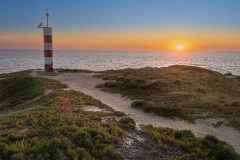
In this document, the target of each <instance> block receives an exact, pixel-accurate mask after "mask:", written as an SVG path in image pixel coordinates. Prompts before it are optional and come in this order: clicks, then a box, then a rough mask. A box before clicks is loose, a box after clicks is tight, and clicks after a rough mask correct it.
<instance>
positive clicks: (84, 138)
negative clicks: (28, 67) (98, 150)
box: [73, 129, 93, 150]
mask: <svg viewBox="0 0 240 160" xmlns="http://www.w3.org/2000/svg"><path fill="white" fill-rule="evenodd" d="M73 138H74V142H75V143H76V144H77V146H78V147H83V148H86V149H89V150H90V149H92V148H93V142H92V140H91V135H90V134H89V133H88V132H86V131H84V130H81V129H80V130H78V131H77V132H76V133H75V134H74V136H73Z"/></svg>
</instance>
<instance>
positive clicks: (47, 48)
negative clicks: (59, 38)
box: [44, 43, 52, 50]
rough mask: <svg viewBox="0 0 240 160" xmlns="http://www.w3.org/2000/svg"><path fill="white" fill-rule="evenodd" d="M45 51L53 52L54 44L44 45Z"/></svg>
mask: <svg viewBox="0 0 240 160" xmlns="http://www.w3.org/2000/svg"><path fill="white" fill-rule="evenodd" d="M44 50H52V43H44Z"/></svg>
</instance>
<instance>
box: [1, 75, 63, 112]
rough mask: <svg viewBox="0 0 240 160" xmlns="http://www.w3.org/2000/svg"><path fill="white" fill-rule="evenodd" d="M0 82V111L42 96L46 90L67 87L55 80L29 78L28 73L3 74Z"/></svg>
mask: <svg viewBox="0 0 240 160" xmlns="http://www.w3.org/2000/svg"><path fill="white" fill-rule="evenodd" d="M0 77H4V78H3V79H2V80H0V111H5V110H8V109H11V108H14V107H16V106H17V105H19V104H22V103H24V102H27V101H29V100H31V99H33V98H36V97H37V96H41V95H43V94H44V92H45V90H46V89H52V90H56V89H60V88H65V87H67V85H65V84H62V83H60V82H58V81H55V80H49V79H45V78H39V77H38V78H37V77H31V76H30V75H29V71H21V72H17V73H15V74H14V73H10V74H3V75H0Z"/></svg>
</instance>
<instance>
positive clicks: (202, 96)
mask: <svg viewBox="0 0 240 160" xmlns="http://www.w3.org/2000/svg"><path fill="white" fill-rule="evenodd" d="M97 77H99V78H102V79H104V80H111V81H107V82H105V84H101V85H98V86H97V87H99V88H101V89H102V90H104V91H108V92H114V93H121V94H122V95H124V96H128V97H130V98H131V99H133V100H134V102H133V104H132V107H135V108H141V109H143V110H144V111H146V112H149V111H151V112H155V113H156V114H158V115H161V116H167V117H172V118H174V117H179V118H182V119H185V120H189V121H194V120H195V119H197V118H210V117H213V118H217V117H218V118H222V119H224V120H225V124H226V125H231V126H234V127H235V128H237V129H238V130H240V81H239V76H232V75H231V76H227V75H223V74H220V73H218V72H214V71H211V70H207V69H204V68H199V67H193V66H182V65H174V66H170V67H165V68H142V69H124V70H116V71H113V70H109V71H103V72H101V75H97ZM113 80H114V81H113Z"/></svg>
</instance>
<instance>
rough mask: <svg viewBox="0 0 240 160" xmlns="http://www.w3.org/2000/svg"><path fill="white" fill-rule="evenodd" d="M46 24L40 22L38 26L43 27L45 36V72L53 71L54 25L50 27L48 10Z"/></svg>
mask: <svg viewBox="0 0 240 160" xmlns="http://www.w3.org/2000/svg"><path fill="white" fill-rule="evenodd" d="M44 19H46V24H45V25H43V24H42V23H40V24H39V25H38V28H43V36H44V70H45V72H53V48H52V27H49V22H48V20H49V12H48V10H46V13H45V17H44Z"/></svg>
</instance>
